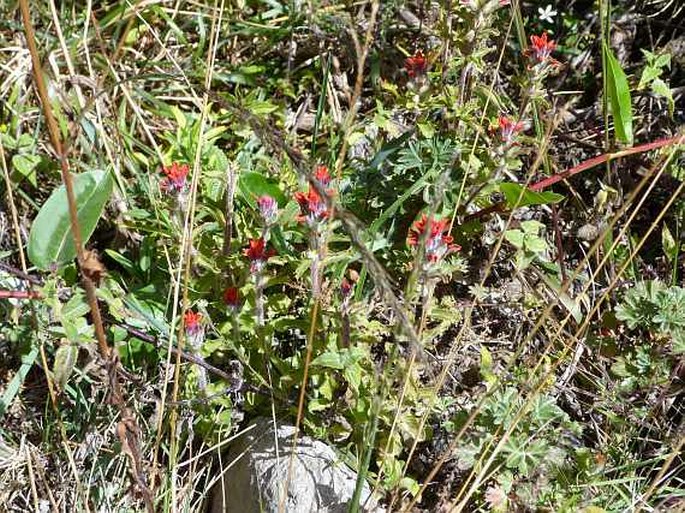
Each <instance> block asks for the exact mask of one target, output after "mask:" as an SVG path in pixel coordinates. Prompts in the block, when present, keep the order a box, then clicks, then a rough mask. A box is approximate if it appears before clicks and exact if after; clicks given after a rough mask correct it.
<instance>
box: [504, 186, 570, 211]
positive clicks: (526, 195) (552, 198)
mask: <svg viewBox="0 0 685 513" xmlns="http://www.w3.org/2000/svg"><path fill="white" fill-rule="evenodd" d="M499 190H500V192H501V193H502V194H504V197H505V198H506V201H507V206H508V207H509V208H518V207H527V206H529V205H549V204H551V203H559V202H560V201H561V200H563V199H564V197H563V196H562V195H561V194H557V193H556V192H550V191H546V192H535V191H531V190H530V189H527V188H525V187H523V185H519V184H517V183H510V182H506V183H501V184H499ZM519 198H520V199H519Z"/></svg>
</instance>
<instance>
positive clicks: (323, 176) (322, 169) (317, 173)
mask: <svg viewBox="0 0 685 513" xmlns="http://www.w3.org/2000/svg"><path fill="white" fill-rule="evenodd" d="M314 178H316V179H317V180H318V181H319V182H320V183H321V185H323V186H324V187H328V186H329V185H330V184H331V175H330V174H329V173H328V167H326V166H324V165H323V164H320V165H318V166H316V169H315V170H314Z"/></svg>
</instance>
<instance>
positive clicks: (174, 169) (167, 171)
mask: <svg viewBox="0 0 685 513" xmlns="http://www.w3.org/2000/svg"><path fill="white" fill-rule="evenodd" d="M188 171H189V168H188V165H187V164H179V163H178V162H174V163H173V164H171V165H170V166H168V167H167V166H162V173H164V175H165V177H164V178H163V179H162V180H161V182H160V183H159V186H160V188H161V189H162V191H164V192H166V193H169V194H174V193H176V194H177V193H180V192H182V191H183V190H184V189H185V186H186V178H187V177H188Z"/></svg>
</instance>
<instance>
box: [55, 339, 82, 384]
mask: <svg viewBox="0 0 685 513" xmlns="http://www.w3.org/2000/svg"><path fill="white" fill-rule="evenodd" d="M77 357H78V347H77V346H76V344H72V343H69V342H66V343H63V344H62V345H61V346H59V347H58V348H57V351H55V363H54V365H53V367H52V373H53V375H54V377H55V383H56V384H57V386H58V388H59V389H60V390H64V387H66V386H67V381H68V380H69V376H71V373H72V372H73V371H74V367H75V366H76V358H77Z"/></svg>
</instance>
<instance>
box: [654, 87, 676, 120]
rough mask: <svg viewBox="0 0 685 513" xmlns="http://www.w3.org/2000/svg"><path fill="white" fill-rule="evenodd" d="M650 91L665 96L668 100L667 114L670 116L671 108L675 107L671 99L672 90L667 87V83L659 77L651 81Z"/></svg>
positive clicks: (671, 113) (671, 114)
mask: <svg viewBox="0 0 685 513" xmlns="http://www.w3.org/2000/svg"><path fill="white" fill-rule="evenodd" d="M652 92H653V93H654V94H655V95H657V96H662V97H664V98H666V101H667V102H668V114H669V116H671V117H672V116H673V110H674V109H675V100H674V99H673V91H671V88H670V87H668V84H667V83H666V82H664V81H663V80H661V79H660V78H657V79H655V80H654V81H653V82H652Z"/></svg>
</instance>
